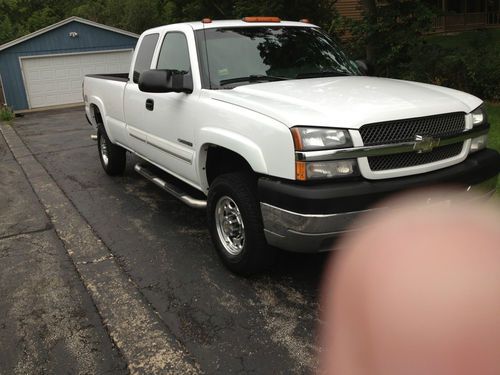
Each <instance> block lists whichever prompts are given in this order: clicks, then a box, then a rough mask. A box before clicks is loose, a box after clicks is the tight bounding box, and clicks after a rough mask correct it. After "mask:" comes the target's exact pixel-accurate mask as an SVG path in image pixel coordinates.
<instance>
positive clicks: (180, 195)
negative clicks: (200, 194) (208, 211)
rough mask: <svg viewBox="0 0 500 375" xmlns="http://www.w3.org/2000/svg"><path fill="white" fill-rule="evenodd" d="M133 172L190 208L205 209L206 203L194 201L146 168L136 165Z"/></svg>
mask: <svg viewBox="0 0 500 375" xmlns="http://www.w3.org/2000/svg"><path fill="white" fill-rule="evenodd" d="M134 169H135V171H136V172H137V173H139V174H140V175H141V176H143V177H145V178H147V179H148V180H149V181H151V182H152V183H154V184H155V185H157V186H159V187H161V188H162V189H163V190H165V191H166V192H167V193H170V194H172V195H173V196H174V197H175V198H177V199H179V200H180V201H181V202H183V203H185V204H187V205H188V206H189V207H192V208H206V207H207V201H206V200H202V199H196V198H193V197H191V196H190V195H188V194H187V193H186V192H184V191H182V190H181V189H180V188H178V187H177V186H174V185H172V184H169V183H168V182H166V181H164V180H162V179H161V178H159V177H158V176H156V175H154V174H153V173H152V172H151V171H149V170H148V169H147V168H145V167H143V166H141V165H140V164H136V165H135V167H134Z"/></svg>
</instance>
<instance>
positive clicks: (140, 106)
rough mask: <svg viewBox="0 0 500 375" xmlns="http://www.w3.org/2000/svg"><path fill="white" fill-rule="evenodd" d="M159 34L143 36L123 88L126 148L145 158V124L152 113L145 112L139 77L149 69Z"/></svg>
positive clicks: (146, 147) (146, 148) (150, 118)
mask: <svg viewBox="0 0 500 375" xmlns="http://www.w3.org/2000/svg"><path fill="white" fill-rule="evenodd" d="M159 38H160V34H158V33H155V34H148V35H145V36H144V37H143V38H142V40H141V41H140V42H139V43H140V44H139V49H138V51H137V57H136V58H135V61H134V68H133V77H132V80H129V82H128V83H127V86H126V87H125V95H124V98H123V106H124V109H123V112H124V114H125V123H126V124H127V133H128V146H130V148H131V149H132V150H134V151H135V152H137V153H139V154H141V155H143V156H147V153H148V146H147V132H146V129H145V126H146V124H147V123H148V122H149V121H152V117H153V116H154V114H153V113H149V112H146V109H145V108H144V102H145V101H146V95H147V94H146V93H143V92H141V91H139V85H138V83H139V76H140V74H141V73H142V72H144V71H146V70H149V69H151V63H152V61H153V55H154V52H155V49H156V45H157V43H158V39H159Z"/></svg>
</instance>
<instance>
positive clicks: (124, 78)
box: [86, 73, 128, 82]
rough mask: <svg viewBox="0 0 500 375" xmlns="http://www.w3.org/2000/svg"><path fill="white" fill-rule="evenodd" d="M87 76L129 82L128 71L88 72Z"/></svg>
mask: <svg viewBox="0 0 500 375" xmlns="http://www.w3.org/2000/svg"><path fill="white" fill-rule="evenodd" d="M86 77H91V78H98V79H107V80H110V81H120V82H128V73H109V74H87V75H86Z"/></svg>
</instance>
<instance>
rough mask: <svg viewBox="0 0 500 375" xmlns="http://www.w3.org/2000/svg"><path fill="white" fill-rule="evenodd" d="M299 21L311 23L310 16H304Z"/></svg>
mask: <svg viewBox="0 0 500 375" xmlns="http://www.w3.org/2000/svg"><path fill="white" fill-rule="evenodd" d="M299 22H302V23H311V21H309V19H308V18H302V19H301V20H300V21H299Z"/></svg>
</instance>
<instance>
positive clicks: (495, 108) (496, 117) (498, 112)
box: [487, 103, 500, 197]
mask: <svg viewBox="0 0 500 375" xmlns="http://www.w3.org/2000/svg"><path fill="white" fill-rule="evenodd" d="M487 108H488V117H489V120H490V124H491V129H490V136H489V147H491V148H494V149H496V150H498V151H500V103H495V104H493V103H488V107H487ZM497 195H498V196H499V197H500V182H499V184H498V185H497Z"/></svg>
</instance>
